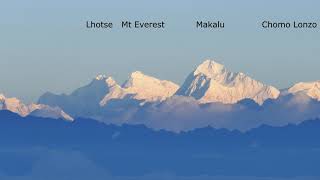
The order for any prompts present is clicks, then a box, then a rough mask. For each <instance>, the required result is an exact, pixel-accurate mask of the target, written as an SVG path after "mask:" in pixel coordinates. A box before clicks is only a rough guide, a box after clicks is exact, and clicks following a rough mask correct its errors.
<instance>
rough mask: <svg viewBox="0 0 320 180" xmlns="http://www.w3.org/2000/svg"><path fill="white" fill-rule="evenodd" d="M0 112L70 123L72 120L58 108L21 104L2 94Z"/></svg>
mask: <svg viewBox="0 0 320 180" xmlns="http://www.w3.org/2000/svg"><path fill="white" fill-rule="evenodd" d="M0 110H8V111H11V112H14V113H17V114H19V115H20V116H23V117H25V116H28V115H34V116H38V117H51V118H54V119H59V118H61V119H65V120H68V121H72V120H73V118H72V117H71V116H69V115H68V114H66V113H65V112H64V111H63V110H61V109H60V108H58V107H55V108H52V107H50V106H48V105H43V104H33V103H32V104H29V105H26V104H24V103H22V102H21V101H20V100H19V99H18V98H15V97H12V98H6V97H5V96H4V95H3V94H1V95H0Z"/></svg>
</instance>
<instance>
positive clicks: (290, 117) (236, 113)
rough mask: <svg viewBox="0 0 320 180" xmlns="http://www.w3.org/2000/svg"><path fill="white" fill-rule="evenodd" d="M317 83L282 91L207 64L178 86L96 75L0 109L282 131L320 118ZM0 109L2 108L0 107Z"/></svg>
mask: <svg viewBox="0 0 320 180" xmlns="http://www.w3.org/2000/svg"><path fill="white" fill-rule="evenodd" d="M319 100H320V82H319V81H316V82H300V83H297V84H295V85H293V86H292V87H289V88H287V89H285V90H278V89H276V88H275V87H273V86H270V85H266V84H263V83H262V82H259V81H257V80H255V79H253V78H251V77H249V76H247V75H246V74H244V73H241V72H239V73H234V72H231V71H229V70H228V69H227V68H225V67H224V66H223V65H222V64H219V63H217V62H216V61H213V60H206V61H204V62H203V63H202V64H200V65H199V66H198V67H196V68H195V69H194V70H193V71H192V72H191V73H190V74H189V75H188V76H187V77H186V80H185V81H184V82H183V84H182V85H181V87H180V86H179V85H177V84H175V83H173V82H171V81H167V80H159V79H157V78H154V77H151V76H148V75H145V74H143V73H142V72H140V71H136V72H133V73H132V74H131V75H130V77H129V78H128V80H127V81H126V82H125V83H123V84H122V85H119V84H118V83H117V82H116V81H115V80H114V79H113V78H112V77H109V76H106V75H98V76H97V77H95V78H94V79H93V80H92V81H91V82H90V83H89V84H88V85H86V86H83V87H80V88H79V89H76V90H75V91H73V92H72V93H71V94H68V95H67V94H61V95H56V94H53V93H50V92H47V93H45V94H43V95H42V96H41V97H40V98H39V100H38V103H37V104H31V105H24V104H23V103H21V102H20V101H19V100H18V99H15V98H5V97H4V96H0V109H7V110H10V111H12V112H16V113H18V114H20V115H21V116H27V115H35V116H44V117H56V118H62V119H66V120H72V119H73V118H77V117H85V118H92V119H96V120H99V121H102V122H105V123H114V124H123V123H128V124H144V125H147V126H148V127H151V128H154V129H167V130H173V131H184V130H190V129H194V128H201V127H205V126H208V125H210V126H213V127H217V128H228V129H239V130H248V129H252V128H254V127H258V126H260V125H262V124H269V125H275V126H283V125H286V124H288V123H300V122H302V121H304V120H305V119H312V118H318V117H320V111H318V108H319V107H320V103H319ZM1 104H2V105H1Z"/></svg>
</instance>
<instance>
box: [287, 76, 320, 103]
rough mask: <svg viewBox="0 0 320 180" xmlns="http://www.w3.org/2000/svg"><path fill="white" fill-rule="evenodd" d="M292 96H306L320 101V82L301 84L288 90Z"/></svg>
mask: <svg viewBox="0 0 320 180" xmlns="http://www.w3.org/2000/svg"><path fill="white" fill-rule="evenodd" d="M288 93H291V94H305V95H307V96H309V97H311V98H313V99H316V100H318V101H320V81H314V82H300V83H297V84H295V85H293V86H292V87H291V88H289V89H288Z"/></svg>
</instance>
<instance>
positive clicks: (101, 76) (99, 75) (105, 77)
mask: <svg viewBox="0 0 320 180" xmlns="http://www.w3.org/2000/svg"><path fill="white" fill-rule="evenodd" d="M107 78H108V76H107V75H105V74H98V75H97V76H96V77H95V79H96V80H98V81H101V80H104V79H107Z"/></svg>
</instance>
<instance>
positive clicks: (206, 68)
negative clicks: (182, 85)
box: [194, 60, 226, 77]
mask: <svg viewBox="0 0 320 180" xmlns="http://www.w3.org/2000/svg"><path fill="white" fill-rule="evenodd" d="M225 71H226V69H225V67H224V66H223V65H222V64H219V63H217V62H215V61H213V60H206V61H204V62H203V63H202V64H200V65H199V66H198V67H197V68H196V70H195V71H194V75H198V74H204V75H206V76H209V77H211V76H214V75H218V74H221V73H224V72H225Z"/></svg>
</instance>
